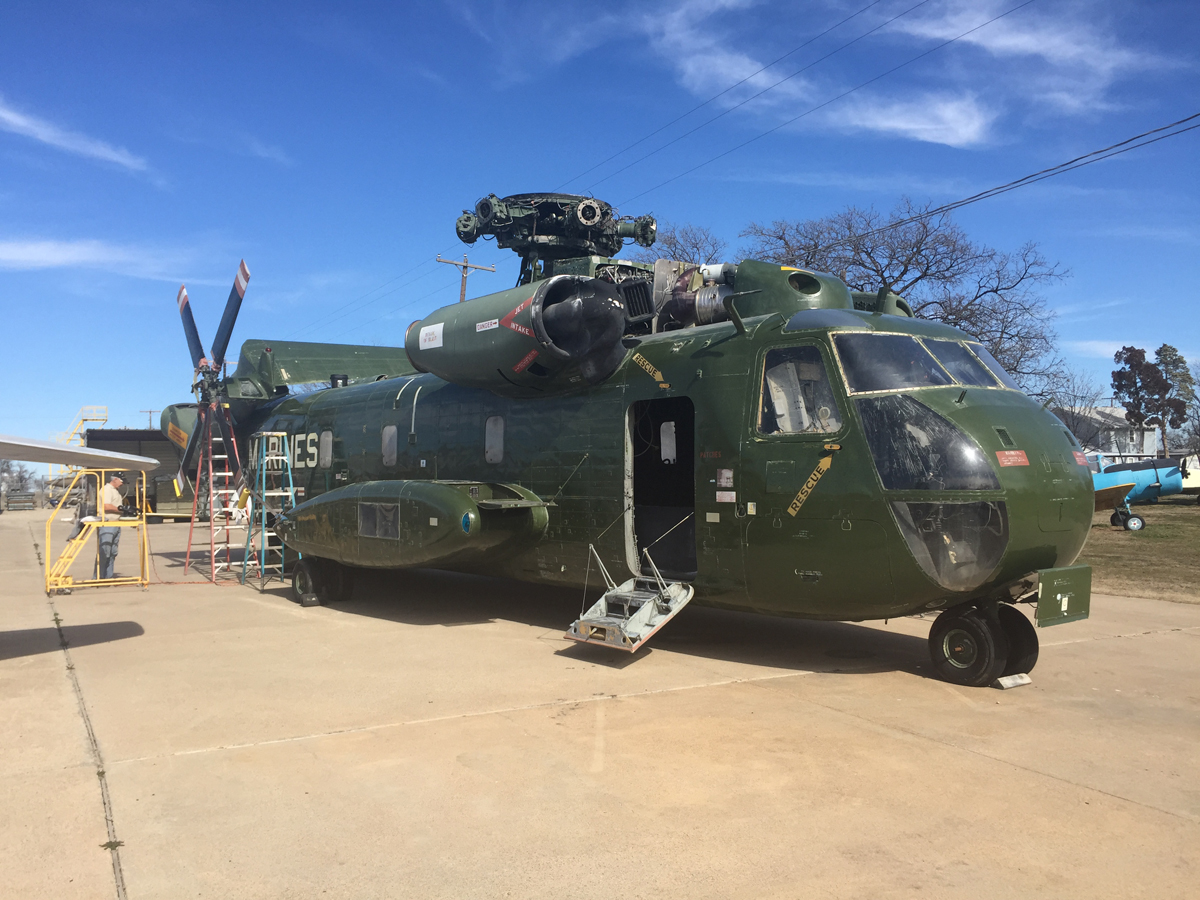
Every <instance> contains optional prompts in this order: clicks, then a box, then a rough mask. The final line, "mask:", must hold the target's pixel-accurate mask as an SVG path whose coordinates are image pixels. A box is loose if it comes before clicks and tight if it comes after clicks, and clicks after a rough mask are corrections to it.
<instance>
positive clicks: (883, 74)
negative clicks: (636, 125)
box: [620, 0, 1034, 206]
mask: <svg viewBox="0 0 1200 900" xmlns="http://www.w3.org/2000/svg"><path fill="white" fill-rule="evenodd" d="M1033 2H1034V0H1025V2H1024V3H1020V4H1018V5H1016V6H1014V7H1012V8H1011V9H1009V10H1006V11H1005V12H1002V13H1000V14H999V15H998V16H994V17H992V18H990V19H988V20H987V21H986V22H983V23H981V24H979V25H976V26H975V27H974V28H970V29H968V30H967V31H964V32H963V33H962V34H960V35H958V36H957V37H952V38H950V39H948V40H945V41H943V42H942V43H940V44H938V45H937V46H935V47H931V48H929V49H928V50H926V51H924V52H923V53H918V54H917V55H916V56H914V57H912V58H911V59H908V60H906V61H905V62H902V63H900V64H899V65H896V66H892V68H890V69H888V70H887V71H885V72H881V73H879V74H878V75H876V76H875V77H874V78H870V79H868V80H866V81H864V82H863V83H862V84H859V85H856V86H855V87H852V88H850V89H849V90H848V91H843V92H842V93H840V94H838V95H837V96H836V97H832V98H830V99H829V100H826V101H825V102H824V103H820V104H818V105H816V106H814V107H812V108H811V109H808V110H805V111H804V112H802V113H800V115H798V116H794V117H792V118H791V119H788V120H787V121H786V122H781V123H779V124H778V125H776V126H775V127H774V128H769V129H767V130H766V131H764V132H762V133H760V134H757V135H755V136H754V137H752V138H749V139H748V140H745V141H742V142H741V143H740V144H736V145H734V146H733V147H730V148H729V149H728V150H726V151H724V152H723V153H718V154H717V155H716V156H713V157H711V158H709V159H706V160H705V161H704V162H702V163H698V164H696V165H694V166H692V167H691V168H690V169H686V170H684V171H683V172H680V173H679V174H678V175H674V176H672V177H670V178H668V179H667V180H666V181H662V182H659V183H658V184H656V185H654V186H653V187H650V188H647V189H646V190H644V191H642V192H641V193H639V194H634V195H633V196H632V197H627V198H626V199H624V200H622V201H621V203H620V205H621V206H624V205H625V204H626V203H630V202H632V201H634V200H637V199H638V198H640V197H644V196H646V195H647V194H649V193H653V192H654V191H657V190H658V189H659V188H661V187H666V186H667V185H668V184H671V183H672V182H674V181H678V180H679V179H680V178H684V177H686V176H688V175H691V174H692V173H693V172H695V171H697V170H699V169H703V168H704V167H705V166H707V165H711V164H712V163H714V162H716V161H717V160H719V159H724V158H725V157H726V156H729V155H730V154H731V153H735V152H737V151H738V150H741V149H742V148H743V147H747V146H749V145H750V144H753V143H754V142H755V141H759V140H762V139H763V138H765V137H767V136H768V135H771V134H774V133H775V132H776V131H779V130H780V129H781V128H786V127H787V126H788V125H792V124H794V123H795V122H798V121H800V120H801V119H803V118H804V117H805V116H808V115H812V114H813V113H815V112H817V111H818V110H820V109H824V108H825V107H826V106H829V105H830V104H832V103H836V102H837V101H838V100H841V99H843V98H845V97H848V96H850V95H851V94H853V93H855V92H857V91H860V90H862V89H863V88H865V87H867V86H868V85H871V84H874V83H875V82H876V81H879V80H880V79H881V78H886V77H887V76H888V75H891V74H892V73H893V72H898V71H899V70H900V69H903V68H904V67H905V66H910V65H912V64H913V63H915V62H917V61H918V60H921V59H924V58H925V57H926V56H929V55H930V54H931V53H936V52H937V51H938V50H941V49H943V48H945V47H948V46H950V45H951V44H953V43H955V42H956V41H960V40H962V39H963V38H965V37H967V36H968V35H970V34H974V33H975V32H976V31H979V29H981V28H986V27H987V26H988V25H991V24H992V23H993V22H995V21H998V20H999V19H1003V18H1004V17H1005V16H1010V15H1012V14H1013V13H1015V12H1017V11H1018V10H1021V9H1024V8H1025V7H1026V6H1029V5H1030V4H1031V3H1033Z"/></svg>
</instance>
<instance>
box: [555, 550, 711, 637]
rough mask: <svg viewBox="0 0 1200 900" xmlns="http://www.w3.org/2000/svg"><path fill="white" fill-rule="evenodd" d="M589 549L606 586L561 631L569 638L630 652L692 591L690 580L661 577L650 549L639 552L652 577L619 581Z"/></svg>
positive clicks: (684, 603) (684, 602)
mask: <svg viewBox="0 0 1200 900" xmlns="http://www.w3.org/2000/svg"><path fill="white" fill-rule="evenodd" d="M588 552H589V553H591V554H592V556H594V557H595V558H596V563H597V564H598V565H599V566H600V574H601V575H603V576H604V583H605V585H606V587H607V590H606V591H605V592H604V594H603V595H602V596H601V597H600V599H599V600H597V601H596V602H595V603H594V604H592V607H591V609H589V610H588V611H587V612H585V613H584V614H583V615H582V616H580V617H579V618H578V619H576V620H575V621H574V622H572V623H571V627H570V628H568V629H567V633H566V634H565V635H563V637H565V638H567V639H568V640H571V641H578V642H579V643H581V644H599V645H600V646H602V647H610V648H612V649H613V650H624V651H626V652H627V653H633V652H634V651H636V650H637V649H638V648H639V647H641V646H642V645H643V644H644V643H646V641H648V640H650V638H651V637H653V636H654V634H655V633H656V632H657V631H658V630H659V629H660V628H662V627H663V626H664V625H666V624H667V623H668V622H669V621H671V619H673V618H675V616H676V615H677V614H678V613H679V611H680V610H681V609H683V608H684V607H685V606H687V604H688V601H690V600H691V599H692V596H693V594H694V593H695V591H694V589H693V588H692V586H691V585H690V584H684V583H683V582H680V581H667V580H666V579H664V578H663V577H662V574H661V573H660V572H659V571H658V566H656V565H655V564H654V560H653V559H651V557H650V551H649V549H646V550H643V551H642V555H643V556H645V558H646V561H647V562H648V563H649V564H650V570H651V572H653V577H648V576H644V575H642V576H638V577H636V578H630V579H629V580H628V581H625V582H623V583H621V584H620V585H618V584H617V583H616V582H614V581H613V580H612V576H610V575H609V574H608V570H607V569H606V568H604V563H603V562H602V561H601V559H600V554H599V553H597V552H596V548H595V547H594V546H593V545H591V544H589V545H588Z"/></svg>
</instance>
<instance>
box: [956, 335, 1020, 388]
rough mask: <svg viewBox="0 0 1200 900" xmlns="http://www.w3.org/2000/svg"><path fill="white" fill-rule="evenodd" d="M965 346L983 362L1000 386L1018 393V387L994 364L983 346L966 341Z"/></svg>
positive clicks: (993, 360)
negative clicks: (998, 380)
mask: <svg viewBox="0 0 1200 900" xmlns="http://www.w3.org/2000/svg"><path fill="white" fill-rule="evenodd" d="M967 346H968V347H970V348H971V349H972V350H973V351H975V355H976V356H978V357H979V358H980V359H981V360H983V363H984V365H986V366H987V367H988V368H989V369H990V370H991V372H992V374H993V375H995V376H996V377H997V378H999V379H1000V383H1001V384H1002V385H1004V386H1005V387H1010V388H1012V389H1013V390H1014V391H1019V390H1020V389H1021V387H1020V385H1018V384H1017V383H1016V382H1015V381H1013V378H1012V376H1011V375H1009V374H1008V373H1007V372H1005V371H1004V366H1002V365H1000V363H998V362H996V357H994V356H992V354H990V353H988V352H987V348H986V347H984V346H983V344H977V343H975V342H974V341H967Z"/></svg>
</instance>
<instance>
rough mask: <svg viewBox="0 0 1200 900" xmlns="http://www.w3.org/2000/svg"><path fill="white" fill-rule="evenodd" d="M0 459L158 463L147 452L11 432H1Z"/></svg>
mask: <svg viewBox="0 0 1200 900" xmlns="http://www.w3.org/2000/svg"><path fill="white" fill-rule="evenodd" d="M0 459H12V460H19V461H21V462H40V463H60V464H62V465H68V466H85V467H87V468H89V469H136V470H138V471H141V472H149V471H152V470H153V469H157V468H158V467H159V462H158V460H157V459H151V458H150V457H148V456H134V455H133V454H132V453H113V452H111V451H109V450H93V449H90V448H88V447H77V446H74V445H68V444H55V443H53V442H51V441H35V440H33V439H32V438H23V437H14V436H13V435H11V434H0Z"/></svg>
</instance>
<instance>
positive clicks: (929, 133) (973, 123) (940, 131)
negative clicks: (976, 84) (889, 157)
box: [836, 93, 997, 147]
mask: <svg viewBox="0 0 1200 900" xmlns="http://www.w3.org/2000/svg"><path fill="white" fill-rule="evenodd" d="M996 115H997V114H996V113H995V112H994V111H992V110H990V109H988V108H987V107H986V106H984V105H983V104H982V103H980V102H979V100H978V99H977V98H976V97H975V96H974V95H972V94H961V95H957V96H955V95H952V94H943V93H936V94H926V95H924V96H922V97H917V98H914V99H911V100H885V99H882V98H878V97H862V98H860V99H856V100H854V101H852V102H851V103H849V104H848V105H847V106H844V107H842V108H841V109H840V110H839V111H838V114H837V116H836V121H837V122H839V123H841V124H842V125H843V126H844V127H847V128H860V129H864V130H868V131H877V132H881V133H883V134H895V135H899V136H901V137H906V138H911V139H914V140H918V141H926V142H928V143H933V144H946V145H947V146H950V147H971V146H975V145H977V144H981V143H983V142H984V141H986V140H987V137H988V130H989V128H990V126H991V124H992V123H993V122H994V121H995V120H996Z"/></svg>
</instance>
